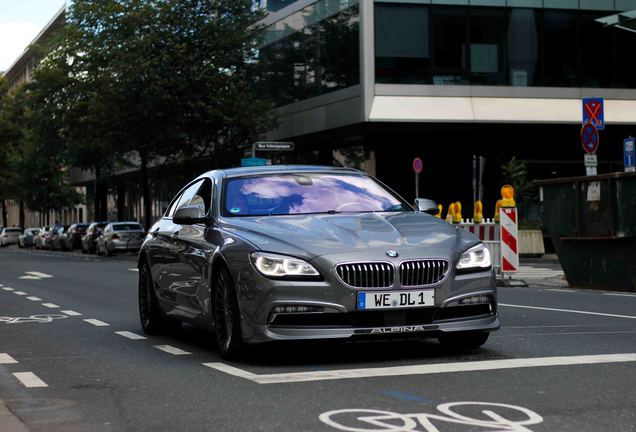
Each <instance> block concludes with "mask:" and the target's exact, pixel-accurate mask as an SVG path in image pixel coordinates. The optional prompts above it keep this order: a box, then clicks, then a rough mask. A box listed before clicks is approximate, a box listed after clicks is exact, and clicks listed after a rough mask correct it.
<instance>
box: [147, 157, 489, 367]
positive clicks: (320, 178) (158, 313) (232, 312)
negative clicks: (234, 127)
mask: <svg viewBox="0 0 636 432" xmlns="http://www.w3.org/2000/svg"><path fill="white" fill-rule="evenodd" d="M422 210H427V211H429V210H430V209H428V208H426V209H422ZM138 267H139V312H140V317H141V324H142V326H143V329H144V331H146V332H147V333H153V332H159V331H162V330H163V329H165V328H166V327H170V326H173V325H178V323H179V321H188V322H190V323H193V324H196V325H201V326H205V327H207V328H211V329H214V330H215V334H216V340H217V343H218V346H219V350H220V353H221V354H222V355H223V356H225V357H232V356H236V355H238V354H239V353H240V352H241V350H242V348H243V347H244V345H245V344H249V343H258V342H266V341H274V340H292V339H333V338H358V337H363V338H375V337H386V336H387V335H395V334H397V335H400V336H405V335H408V336H410V337H433V338H438V340H439V341H440V342H441V343H443V344H449V345H452V346H459V347H468V348H476V347H479V346H481V345H482V344H484V343H485V342H486V340H487V338H488V335H489V332H490V331H493V330H496V329H498V328H499V326H500V323H499V318H498V314H497V290H496V284H495V274H494V271H493V267H492V263H491V259H490V254H489V252H488V250H487V249H486V247H485V246H484V245H483V244H482V243H481V242H480V241H479V239H477V237H475V236H474V235H472V234H471V233H469V232H468V231H467V230H463V229H461V228H458V227H455V226H453V225H451V224H448V223H447V222H445V221H443V220H440V219H437V218H435V217H434V216H432V215H430V214H427V213H425V212H420V211H417V210H415V209H414V208H413V207H411V205H410V204H408V203H407V202H406V201H405V200H403V199H402V198H400V197H399V196H398V195H397V194H396V193H394V192H393V191H391V190H390V189H389V188H387V187H386V186H385V185H383V184H382V183H380V182H379V181H377V180H375V179H374V178H372V177H370V176H368V175H366V174H364V173H362V172H360V171H357V170H352V169H344V168H332V167H312V166H287V167H285V166H268V167H253V168H235V169H228V170H217V171H210V172H208V173H206V174H203V175H201V176H200V177H198V178H197V179H195V180H193V181H192V182H191V183H189V184H188V185H187V186H186V187H185V188H183V189H182V190H181V192H179V193H178V194H177V196H176V197H175V198H174V199H173V200H172V202H171V203H170V205H169V207H168V210H167V211H166V213H165V214H164V216H163V218H162V219H161V220H159V221H158V222H157V223H155V224H154V226H153V227H152V228H151V230H150V231H149V234H148V236H147V237H146V240H145V242H144V244H143V246H142V248H141V251H140V254H139V262H138ZM175 320H179V321H175Z"/></svg>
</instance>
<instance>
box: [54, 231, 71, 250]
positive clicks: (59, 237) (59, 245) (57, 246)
mask: <svg viewBox="0 0 636 432" xmlns="http://www.w3.org/2000/svg"><path fill="white" fill-rule="evenodd" d="M69 226H70V225H64V226H58V227H57V228H55V229H53V231H52V233H51V237H50V238H49V249H51V250H62V251H63V250H66V248H65V247H64V239H65V238H66V236H67V231H68V228H69Z"/></svg>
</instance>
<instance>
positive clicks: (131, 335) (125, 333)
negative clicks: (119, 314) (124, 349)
mask: <svg viewBox="0 0 636 432" xmlns="http://www.w3.org/2000/svg"><path fill="white" fill-rule="evenodd" d="M115 334H118V335H119V336H123V337H125V338H128V339H132V340H141V339H147V338H146V337H145V336H141V335H138V334H137V333H133V332H129V331H117V332H115Z"/></svg>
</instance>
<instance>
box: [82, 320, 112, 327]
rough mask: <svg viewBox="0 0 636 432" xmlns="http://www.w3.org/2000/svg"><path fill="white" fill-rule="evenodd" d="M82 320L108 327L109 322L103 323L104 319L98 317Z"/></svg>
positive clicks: (97, 325)
mask: <svg viewBox="0 0 636 432" xmlns="http://www.w3.org/2000/svg"><path fill="white" fill-rule="evenodd" d="M84 321H86V322H87V323H89V324H93V325H94V326H96V327H108V326H109V325H110V324H108V323H105V322H104V321H100V320H98V319H85V320H84Z"/></svg>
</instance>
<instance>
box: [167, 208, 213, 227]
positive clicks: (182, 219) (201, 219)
mask: <svg viewBox="0 0 636 432" xmlns="http://www.w3.org/2000/svg"><path fill="white" fill-rule="evenodd" d="M172 222H174V223H176V224H178V225H194V224H198V223H205V222H207V217H205V216H201V208H200V207H199V206H198V205H187V206H184V207H181V208H180V209H178V210H177V211H176V212H174V215H173V216H172Z"/></svg>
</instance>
